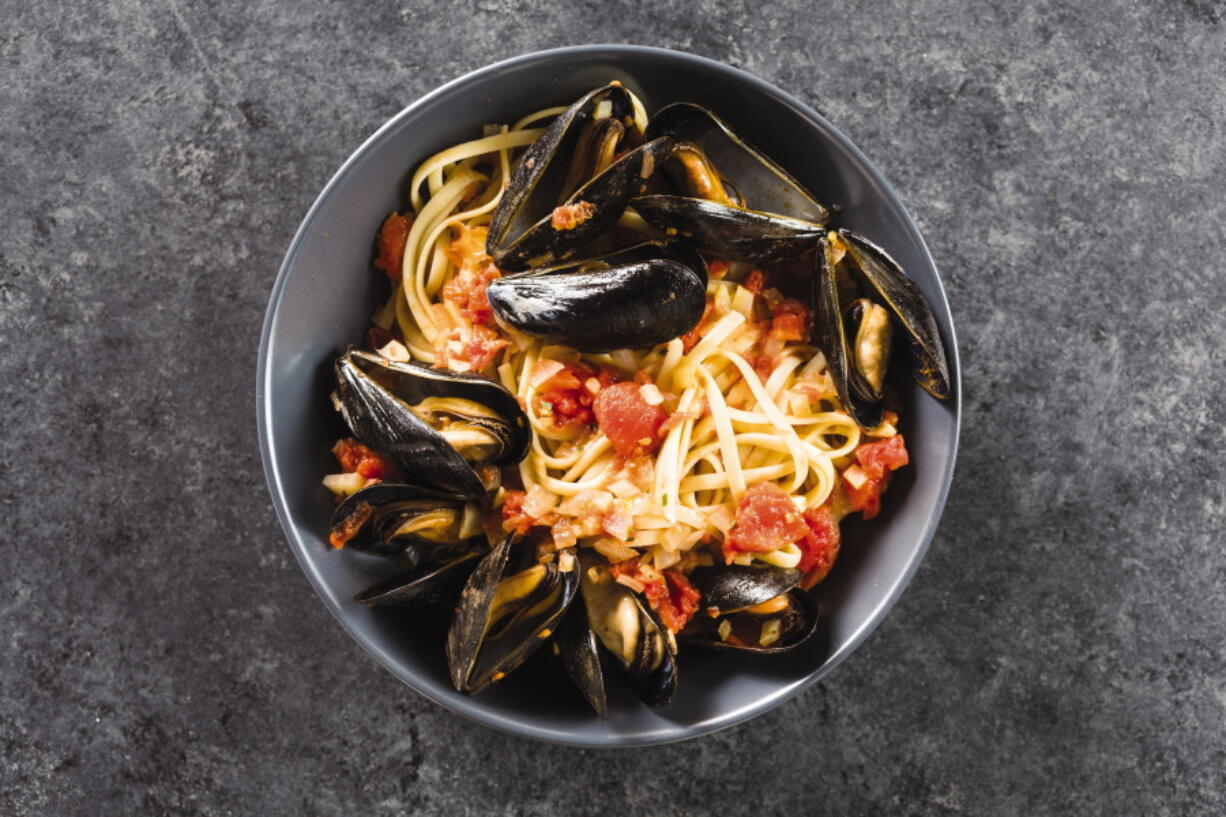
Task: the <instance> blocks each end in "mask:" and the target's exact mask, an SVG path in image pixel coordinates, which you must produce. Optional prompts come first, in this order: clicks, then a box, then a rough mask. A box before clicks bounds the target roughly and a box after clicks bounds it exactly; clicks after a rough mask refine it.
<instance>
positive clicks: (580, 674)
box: [554, 604, 609, 719]
mask: <svg viewBox="0 0 1226 817" xmlns="http://www.w3.org/2000/svg"><path fill="white" fill-rule="evenodd" d="M554 643H555V644H557V646H558V655H559V657H560V658H561V659H562V666H563V667H565V668H566V674H567V675H569V676H570V679H571V680H572V681H574V682H575V686H577V687H579V691H580V692H582V693H583V697H584V699H585V700H586V701H587V702H588V703H589V704H591V706H592V709H594V710H596V714H598V715H600V717H602V718H606V719H607V718H608V717H609V698H608V694H607V693H606V692H605V685H604V670H603V669H602V668H601V666H600V646H599V644H597V642H596V634H595V633H593V632H592V627H591V625H590V624H588V621H587V608H586V606H585V605H583V604H572V605H571V606H570V609H569V610H568V611H567V612H566V615H565V616H564V617H563V619H562V623H561V625H560V626H559V627H558V634H557V636H555V637H554Z"/></svg>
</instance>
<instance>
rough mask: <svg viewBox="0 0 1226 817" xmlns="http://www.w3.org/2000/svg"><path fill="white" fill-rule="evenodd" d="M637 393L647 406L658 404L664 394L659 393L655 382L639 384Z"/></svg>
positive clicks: (662, 400) (662, 399) (661, 401)
mask: <svg viewBox="0 0 1226 817" xmlns="http://www.w3.org/2000/svg"><path fill="white" fill-rule="evenodd" d="M639 395H640V396H641V397H642V398H643V402H645V403H646V404H647V405H649V406H658V405H660V404H661V403H663V402H664V395H663V394H661V393H660V389H659V388H658V387H657V386H656V384H655V383H644V384H643V385H641V386H639Z"/></svg>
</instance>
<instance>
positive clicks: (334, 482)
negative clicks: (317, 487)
mask: <svg viewBox="0 0 1226 817" xmlns="http://www.w3.org/2000/svg"><path fill="white" fill-rule="evenodd" d="M324 487H325V488H327V489H328V490H329V491H331V492H332V493H334V494H336V495H337V496H349V495H350V494H353V493H357V492H358V491H360V490H362V489H363V488H365V487H366V477H364V476H362V475H361V474H358V473H352V474H328V475H327V476H326V477H324Z"/></svg>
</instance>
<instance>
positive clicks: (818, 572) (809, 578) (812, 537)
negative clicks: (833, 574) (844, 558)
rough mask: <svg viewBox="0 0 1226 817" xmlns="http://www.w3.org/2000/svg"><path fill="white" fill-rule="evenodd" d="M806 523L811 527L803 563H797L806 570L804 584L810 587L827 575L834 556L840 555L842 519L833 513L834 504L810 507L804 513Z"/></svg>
mask: <svg viewBox="0 0 1226 817" xmlns="http://www.w3.org/2000/svg"><path fill="white" fill-rule="evenodd" d="M804 519H805V524H806V525H807V526H808V527H809V530H808V532H807V533H805V536H804V538H803V539H801V540H800V542H799V543H798V544H799V545H800V553H801V556H800V564H798V565H796V566H797V567H798V568H800V570H802V571H803V572H804V574H805V575H804V578H803V579H801V582H800V586H801V587H802V588H803V589H805V590H808V589H809V588H810V587H812V586H813V585H815V584H817V583H818V582H820V581H821V580H822V579H824V578H826V574H828V573H829V572H830V568H832V567H834V560H835V558H836V557H837V556H838V555H839V544H840V541H841V540H840V536H839V523H838V520H836V519H835V518H834V514H833V513H831V510H830V504H829V503H827V504H825V505H822V506H821V507H818V508H810V509H809V510H807V511H805V513H804Z"/></svg>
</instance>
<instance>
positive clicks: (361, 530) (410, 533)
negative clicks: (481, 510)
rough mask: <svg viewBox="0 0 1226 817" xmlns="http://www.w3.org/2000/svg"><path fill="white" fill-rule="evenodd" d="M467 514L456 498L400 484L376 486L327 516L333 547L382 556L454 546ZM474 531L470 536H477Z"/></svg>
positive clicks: (348, 499)
mask: <svg viewBox="0 0 1226 817" xmlns="http://www.w3.org/2000/svg"><path fill="white" fill-rule="evenodd" d="M466 514H468V515H471V511H470V509H469V508H468V507H467V503H465V502H464V501H463V500H461V499H457V498H455V497H449V496H445V495H442V494H439V493H436V492H434V491H429V490H426V489H423V488H420V487H418V486H416V485H409V484H406V483H401V482H376V483H375V484H374V485H369V486H367V487H365V488H363V489H362V490H360V491H357V492H355V493H353V494H350V495H349V496H347V497H345V499H344V500H343V501H342V502H341V503H340V504H339V505H337V506H336V509H335V510H334V511H333V512H332V530H331V533H332V539H333V542H334V544H336V543H340V545H341V546H343V547H348V548H353V549H354V550H365V551H371V552H374V553H378V554H380V555H382V556H397V555H400V554H402V553H404V552H405V551H406V549H413V548H416V547H419V546H424V547H428V548H433V547H436V546H439V545H442V546H448V547H454V546H456V545H458V544H460V543H461V542H462V541H463V540H464V536H463V534H464V533H465V532H466V528H473V527H474V526H473V525H471V524H466ZM479 532H480V528H479V526H478V527H475V530H474V531H473V534H475V533H479Z"/></svg>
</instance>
